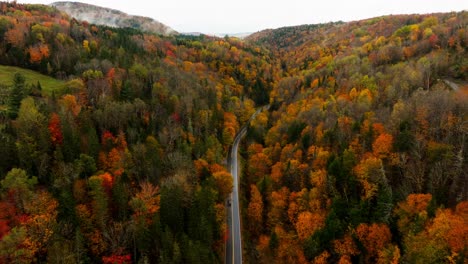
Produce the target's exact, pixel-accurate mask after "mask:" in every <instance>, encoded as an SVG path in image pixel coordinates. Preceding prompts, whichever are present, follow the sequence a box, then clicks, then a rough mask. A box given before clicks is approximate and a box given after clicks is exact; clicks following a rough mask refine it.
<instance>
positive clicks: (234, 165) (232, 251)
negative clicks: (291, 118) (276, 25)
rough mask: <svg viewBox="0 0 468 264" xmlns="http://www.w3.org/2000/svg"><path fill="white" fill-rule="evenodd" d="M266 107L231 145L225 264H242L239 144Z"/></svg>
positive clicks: (240, 132) (242, 129)
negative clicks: (230, 190) (230, 178)
mask: <svg viewBox="0 0 468 264" xmlns="http://www.w3.org/2000/svg"><path fill="white" fill-rule="evenodd" d="M267 108H268V106H266V107H262V108H259V109H258V110H257V111H256V112H255V113H254V114H253V115H252V116H251V117H250V119H249V121H248V122H247V124H246V125H244V126H243V127H242V128H241V130H240V131H239V133H237V135H236V138H235V139H234V143H233V144H232V148H231V152H230V153H229V157H228V165H229V168H230V172H231V174H232V178H233V188H232V193H231V195H230V197H229V198H228V200H227V201H226V208H227V209H228V210H227V211H228V213H227V225H228V230H227V231H228V233H227V240H226V254H225V256H226V260H225V263H227V264H228V263H230V264H240V263H242V232H241V220H240V209H239V175H238V169H239V164H238V160H237V155H238V150H239V143H240V141H241V140H242V138H243V137H244V136H245V134H246V133H247V127H248V124H250V121H252V119H254V118H255V117H256V116H257V115H258V113H260V112H261V111H262V110H263V109H267Z"/></svg>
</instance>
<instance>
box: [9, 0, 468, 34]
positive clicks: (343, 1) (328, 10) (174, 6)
mask: <svg viewBox="0 0 468 264" xmlns="http://www.w3.org/2000/svg"><path fill="white" fill-rule="evenodd" d="M18 2H21V3H42V4H49V3H52V2H54V0H52V1H50V0H26V1H24V0H23V1H21V0H20V1H18ZM79 2H84V3H89V4H94V5H100V6H104V7H110V8H114V9H118V10H121V11H123V12H126V13H129V14H132V15H141V16H148V17H151V18H154V19H156V20H158V21H160V22H162V23H164V24H166V25H168V26H170V27H172V28H173V29H175V30H176V31H179V32H203V33H207V34H208V33H241V32H256V31H259V30H262V29H266V28H278V27H283V26H292V25H301V24H314V23H322V22H330V21H338V20H342V21H353V20H359V19H364V18H370V17H376V16H381V15H390V14H413V13H419V14H422V13H434V12H450V11H462V10H468V1H467V0H391V1H389V0H319V1H317V0H284V1H278V0H231V1H229V0H163V1H161V0H130V1H129V0H125V1H124V0H92V1H90V0H80V1H79Z"/></svg>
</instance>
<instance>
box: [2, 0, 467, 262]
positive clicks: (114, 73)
mask: <svg viewBox="0 0 468 264" xmlns="http://www.w3.org/2000/svg"><path fill="white" fill-rule="evenodd" d="M467 51H468V13H467V12H466V11H464V12H452V13H438V14H428V15H392V16H383V17H377V18H372V19H367V20H361V21H355V22H349V23H344V22H334V23H327V24H317V25H302V26H296V27H284V28H279V29H275V30H265V31H261V32H258V33H254V34H252V35H250V36H249V37H247V38H246V39H239V38H234V37H227V36H226V37H225V38H218V37H212V36H206V35H200V36H190V35H183V34H174V35H167V36H164V35H158V34H153V33H148V32H142V31H140V30H137V29H132V28H111V27H106V26H99V25H94V24H90V23H88V22H82V21H78V20H76V19H74V18H72V17H70V16H69V15H67V14H65V13H63V12H60V11H58V10H57V9H56V8H54V7H50V6H44V5H32V4H17V3H16V2H0V65H2V66H0V264H8V263H105V264H113V263H119V264H122V263H203V264H205V263H223V262H224V255H225V243H226V240H227V239H229V233H228V232H227V222H226V217H227V215H226V214H227V210H228V209H229V208H228V206H229V205H228V204H227V203H226V200H227V199H228V197H229V196H230V193H231V191H232V188H233V180H232V176H231V174H230V172H229V170H228V169H227V167H228V166H227V162H226V159H227V156H228V153H229V150H230V148H231V146H232V144H233V142H234V139H235V137H236V135H237V133H238V132H239V131H240V129H241V128H242V127H243V126H244V125H246V124H247V123H248V120H249V118H250V117H251V116H252V114H253V113H254V112H255V111H256V110H257V109H259V108H260V107H263V106H267V105H268V106H269V108H265V109H264V110H263V111H261V112H260V113H259V114H258V115H257V116H256V118H255V119H253V120H252V122H250V124H248V130H247V134H246V137H245V138H244V139H243V140H242V143H241V146H240V155H239V160H240V171H241V176H240V186H239V194H240V208H241V210H240V211H241V220H242V221H241V222H242V243H243V244H242V246H243V252H242V255H243V261H244V263H317V264H319V263H340V264H346V263H379V264H384V263H388V264H390V263H392V264H393V263H457V264H463V263H468V162H467V159H468V54H467Z"/></svg>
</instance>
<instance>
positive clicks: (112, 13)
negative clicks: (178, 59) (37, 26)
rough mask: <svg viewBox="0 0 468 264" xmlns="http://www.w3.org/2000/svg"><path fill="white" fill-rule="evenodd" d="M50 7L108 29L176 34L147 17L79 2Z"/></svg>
mask: <svg viewBox="0 0 468 264" xmlns="http://www.w3.org/2000/svg"><path fill="white" fill-rule="evenodd" d="M50 5H51V6H53V7H55V8H57V9H59V10H61V11H63V12H65V13H67V14H69V15H70V16H72V17H74V18H76V19H78V20H81V21H87V22H89V23H91V24H97V25H104V26H109V27H129V28H134V29H138V30H141V31H146V32H152V33H156V34H162V35H172V34H177V32H176V31H175V30H173V29H172V28H170V27H168V26H166V25H164V24H162V23H160V22H158V21H156V20H154V19H152V18H149V17H141V16H132V15H129V14H126V13H124V12H121V11H118V10H114V9H110V8H104V7H100V6H95V5H90V4H85V3H80V2H54V3H52V4H50Z"/></svg>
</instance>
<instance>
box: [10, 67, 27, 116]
mask: <svg viewBox="0 0 468 264" xmlns="http://www.w3.org/2000/svg"><path fill="white" fill-rule="evenodd" d="M25 82H26V78H25V77H24V76H23V75H22V74H21V73H15V75H14V76H13V87H12V89H11V94H10V100H9V103H8V108H9V116H10V118H13V119H15V118H16V117H17V116H18V111H19V108H20V106H21V100H23V98H24V96H25Z"/></svg>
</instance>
